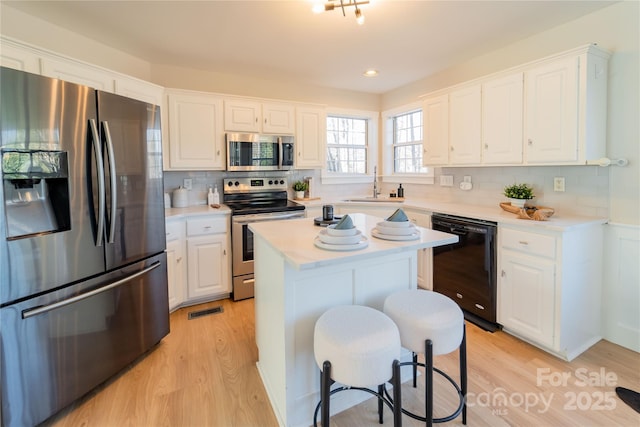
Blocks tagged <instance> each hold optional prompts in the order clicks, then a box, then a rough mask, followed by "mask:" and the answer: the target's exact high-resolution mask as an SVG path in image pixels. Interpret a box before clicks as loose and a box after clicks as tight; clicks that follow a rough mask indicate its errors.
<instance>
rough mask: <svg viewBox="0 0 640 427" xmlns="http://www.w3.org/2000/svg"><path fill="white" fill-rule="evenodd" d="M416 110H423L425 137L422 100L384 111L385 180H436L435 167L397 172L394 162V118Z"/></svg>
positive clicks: (412, 181)
mask: <svg viewBox="0 0 640 427" xmlns="http://www.w3.org/2000/svg"><path fill="white" fill-rule="evenodd" d="M416 110H421V111H422V114H423V116H422V119H423V120H422V123H423V125H422V135H423V138H424V135H425V129H424V111H423V108H422V103H421V102H413V103H411V104H406V105H402V106H400V107H397V108H393V109H389V110H385V111H383V112H382V129H383V130H382V134H383V135H384V136H383V141H382V145H383V156H382V158H383V163H384V164H383V170H384V174H383V181H384V182H390V183H408V184H425V183H426V184H433V183H434V182H435V175H434V168H433V167H431V166H427V171H426V172H419V173H396V172H395V170H394V169H395V168H394V164H395V158H394V155H395V153H394V150H393V148H394V146H393V142H394V137H395V135H394V131H395V129H394V125H393V124H394V123H393V122H394V119H395V117H397V116H400V115H403V114H407V113H410V112H413V111H416ZM423 143H424V141H423Z"/></svg>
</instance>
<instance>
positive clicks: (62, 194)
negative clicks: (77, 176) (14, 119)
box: [1, 150, 71, 240]
mask: <svg viewBox="0 0 640 427" xmlns="http://www.w3.org/2000/svg"><path fill="white" fill-rule="evenodd" d="M1 154H2V182H3V192H4V210H5V215H6V225H7V240H16V239H21V238H26V237H31V236H34V235H39V234H45V233H55V232H59V231H66V230H69V229H70V227H71V217H70V208H69V165H68V160H67V153H66V152H64V151H46V150H2V152H1Z"/></svg>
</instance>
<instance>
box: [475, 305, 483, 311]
mask: <svg viewBox="0 0 640 427" xmlns="http://www.w3.org/2000/svg"><path fill="white" fill-rule="evenodd" d="M475 306H476V308H479V309H480V310H484V307H483V306H481V305H480V304H476V305H475Z"/></svg>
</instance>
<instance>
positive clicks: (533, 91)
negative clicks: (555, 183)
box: [423, 45, 609, 166]
mask: <svg viewBox="0 0 640 427" xmlns="http://www.w3.org/2000/svg"><path fill="white" fill-rule="evenodd" d="M608 58H609V54H608V53H607V52H606V51H603V50H602V49H600V48H598V47H596V46H595V45H588V46H583V47H580V48H577V49H573V50H571V51H567V52H563V53H560V54H558V55H554V56H552V57H548V58H545V59H542V60H539V61H535V62H531V63H529V64H525V65H522V66H520V67H515V68H514V69H511V70H509V71H507V72H502V73H496V74H494V75H492V76H488V77H485V78H480V79H477V80H475V81H474V83H475V84H473V85H472V84H471V82H466V83H463V84H460V85H458V86H455V87H452V88H446V89H442V90H439V91H436V92H433V93H431V94H428V95H426V97H425V98H424V100H423V116H424V123H423V124H424V135H425V138H424V156H423V159H424V164H425V165H427V166H428V165H434V166H439V165H442V166H444V165H446V166H461V165H464V166H470V165H523V164H524V165H581V164H586V162H587V161H589V160H596V159H599V158H601V157H605V156H606V150H605V148H606V119H607V64H608ZM507 73H508V74H507ZM447 102H448V106H447ZM447 113H448V116H447ZM447 130H448V134H447Z"/></svg>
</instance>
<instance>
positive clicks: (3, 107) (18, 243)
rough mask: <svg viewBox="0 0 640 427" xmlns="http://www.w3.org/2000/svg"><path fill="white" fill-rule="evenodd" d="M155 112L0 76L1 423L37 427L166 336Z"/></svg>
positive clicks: (52, 83)
mask: <svg viewBox="0 0 640 427" xmlns="http://www.w3.org/2000/svg"><path fill="white" fill-rule="evenodd" d="M161 146H162V144H161V131H160V110H159V107H157V106H154V105H148V104H146V103H143V102H139V101H136V100H132V99H128V98H125V97H121V96H118V95H113V94H110V93H105V92H101V91H97V90H95V89H92V88H89V87H85V86H79V85H75V84H71V83H67V82H63V81H60V80H56V79H49V78H46V77H41V76H37V75H34V74H29V73H24V72H21V71H16V70H12V69H8V68H0V155H1V161H0V165H1V167H2V170H1V174H2V186H0V357H1V359H0V371H1V375H2V377H1V384H0V387H1V388H0V393H1V394H2V423H3V425H4V426H6V427H8V426H30V425H35V424H38V423H40V422H42V421H43V420H45V419H46V418H48V417H49V416H51V415H52V414H54V413H55V412H57V411H59V410H60V409H61V408H63V407H65V406H67V405H68V404H70V403H71V402H73V401H74V400H75V399H77V398H78V397H80V396H82V395H84V394H86V393H87V392H89V391H90V390H91V389H93V388H94V387H95V386H97V385H98V384H100V383H102V382H104V381H105V380H107V379H108V378H109V377H111V376H112V375H113V374H115V373H116V372H118V371H120V370H121V369H122V368H123V367H125V366H127V365H128V364H130V363H131V362H132V361H134V360H136V359H137V358H138V357H140V356H141V355H143V354H144V353H145V352H147V351H148V350H149V349H151V348H152V347H153V346H154V345H156V344H157V343H158V342H159V341H160V340H161V339H162V338H163V337H164V336H165V335H166V334H167V333H168V332H169V312H168V301H167V299H168V298H167V271H166V256H165V254H164V250H165V231H164V230H165V229H164V199H163V194H164V193H163V181H162V153H161Z"/></svg>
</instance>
